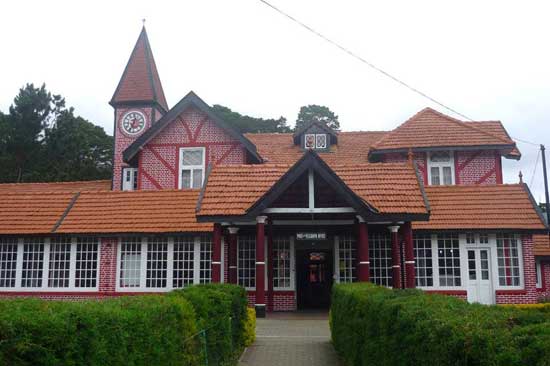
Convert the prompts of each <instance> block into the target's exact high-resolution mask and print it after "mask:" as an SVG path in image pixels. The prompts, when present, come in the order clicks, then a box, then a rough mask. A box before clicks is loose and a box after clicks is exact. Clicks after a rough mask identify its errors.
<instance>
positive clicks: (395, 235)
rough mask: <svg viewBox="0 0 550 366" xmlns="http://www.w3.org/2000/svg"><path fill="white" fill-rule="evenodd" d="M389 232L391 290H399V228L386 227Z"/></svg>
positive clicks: (396, 226)
mask: <svg viewBox="0 0 550 366" xmlns="http://www.w3.org/2000/svg"><path fill="white" fill-rule="evenodd" d="M388 230H390V232H391V259H392V278H393V288H401V251H400V248H399V232H398V231H399V226H398V225H395V226H388Z"/></svg>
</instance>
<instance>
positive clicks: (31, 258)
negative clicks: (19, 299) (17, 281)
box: [21, 238, 44, 287]
mask: <svg viewBox="0 0 550 366" xmlns="http://www.w3.org/2000/svg"><path fill="white" fill-rule="evenodd" d="M43 275H44V239H41V238H27V239H25V242H24V244H23V267H22V271H21V287H42V277H43Z"/></svg>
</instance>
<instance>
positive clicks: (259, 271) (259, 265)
mask: <svg viewBox="0 0 550 366" xmlns="http://www.w3.org/2000/svg"><path fill="white" fill-rule="evenodd" d="M266 220H267V216H258V217H256V316H257V317H258V318H265V253H264V251H265V250H264V245H265V221H266Z"/></svg>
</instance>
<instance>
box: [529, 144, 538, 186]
mask: <svg viewBox="0 0 550 366" xmlns="http://www.w3.org/2000/svg"><path fill="white" fill-rule="evenodd" d="M539 159H540V150H539V152H538V154H537V161H536V162H535V167H534V168H533V175H531V181H530V182H529V189H531V188H532V187H533V181H534V180H535V174H536V173H537V166H538V165H539Z"/></svg>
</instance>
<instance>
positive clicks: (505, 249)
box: [497, 234, 520, 286]
mask: <svg viewBox="0 0 550 366" xmlns="http://www.w3.org/2000/svg"><path fill="white" fill-rule="evenodd" d="M497 258H498V260H497V263H498V273H499V284H500V285H501V286H519V285H520V274H519V245H518V241H517V239H516V238H515V237H514V235H512V234H497Z"/></svg>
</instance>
